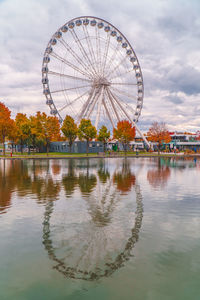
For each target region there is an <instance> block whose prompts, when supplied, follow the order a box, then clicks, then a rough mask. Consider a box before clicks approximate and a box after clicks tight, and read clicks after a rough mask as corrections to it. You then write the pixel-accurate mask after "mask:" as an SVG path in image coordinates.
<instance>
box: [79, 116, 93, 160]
mask: <svg viewBox="0 0 200 300" xmlns="http://www.w3.org/2000/svg"><path fill="white" fill-rule="evenodd" d="M96 135H97V130H96V128H95V126H93V125H92V123H91V121H90V120H87V119H82V120H81V123H80V125H79V127H78V137H79V139H80V140H86V142H87V155H88V146H89V141H91V140H92V139H94V138H95V137H96Z"/></svg>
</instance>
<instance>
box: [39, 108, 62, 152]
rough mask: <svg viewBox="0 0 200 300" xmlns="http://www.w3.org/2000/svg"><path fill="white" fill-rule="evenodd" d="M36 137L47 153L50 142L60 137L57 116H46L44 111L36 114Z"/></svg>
mask: <svg viewBox="0 0 200 300" xmlns="http://www.w3.org/2000/svg"><path fill="white" fill-rule="evenodd" d="M35 122H36V127H35V128H36V138H37V140H38V141H40V142H41V143H42V144H43V145H44V146H45V147H46V151H47V155H48V153H49V146H50V143H51V142H53V141H57V140H59V139H60V123H59V120H58V118H57V117H55V116H47V115H46V114H45V113H44V112H43V113H41V112H37V114H36V120H35Z"/></svg>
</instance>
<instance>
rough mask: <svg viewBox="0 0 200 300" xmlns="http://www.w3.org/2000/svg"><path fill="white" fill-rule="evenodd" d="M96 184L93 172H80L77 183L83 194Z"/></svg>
mask: <svg viewBox="0 0 200 300" xmlns="http://www.w3.org/2000/svg"><path fill="white" fill-rule="evenodd" d="M96 184H97V178H96V176H95V175H94V174H91V175H89V174H84V173H80V174H79V178H78V185H79V188H80V191H81V193H82V194H83V196H87V195H88V194H90V193H91V192H92V190H93V189H94V187H95V186H96Z"/></svg>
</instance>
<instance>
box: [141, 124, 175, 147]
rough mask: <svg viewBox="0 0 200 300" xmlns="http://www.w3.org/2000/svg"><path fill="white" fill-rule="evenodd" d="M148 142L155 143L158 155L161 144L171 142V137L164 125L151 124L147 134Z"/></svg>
mask: <svg viewBox="0 0 200 300" xmlns="http://www.w3.org/2000/svg"><path fill="white" fill-rule="evenodd" d="M147 135H148V140H149V141H151V142H156V143H157V145H158V153H160V149H161V146H162V144H163V143H169V142H170V141H171V136H170V134H169V131H168V130H167V127H166V125H165V123H163V122H162V123H158V122H153V124H152V125H151V127H150V128H149V131H148V133H147Z"/></svg>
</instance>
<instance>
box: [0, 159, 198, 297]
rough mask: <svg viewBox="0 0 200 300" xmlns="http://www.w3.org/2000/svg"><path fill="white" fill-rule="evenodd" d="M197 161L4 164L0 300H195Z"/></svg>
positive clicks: (0, 162)
mask: <svg viewBox="0 0 200 300" xmlns="http://www.w3.org/2000/svg"><path fill="white" fill-rule="evenodd" d="M199 282H200V160H198V159H183V158H180V159H178V158H110V159H103V158H100V159H95V158H91V159H83V158H82V159H71V160H70V159H66V160H65V159H62V160H55V159H54V160H15V161H11V160H0V299H1V300H4V299H6V300H7V299H8V300H11V299H12V300H35V299H38V300H46V299H48V300H54V299H57V300H61V299H62V300H64V299H66V300H67V299H73V300H75V299H77V300H78V299H81V300H84V299H87V300H90V299H92V300H93V299H95V300H98V299H101V300H104V299H105V300H107V299H108V300H114V299H115V300H118V299H120V300H121V299H122V300H130V299H134V300H146V299H147V300H189V299H190V300H199V299H200V283H199Z"/></svg>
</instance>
